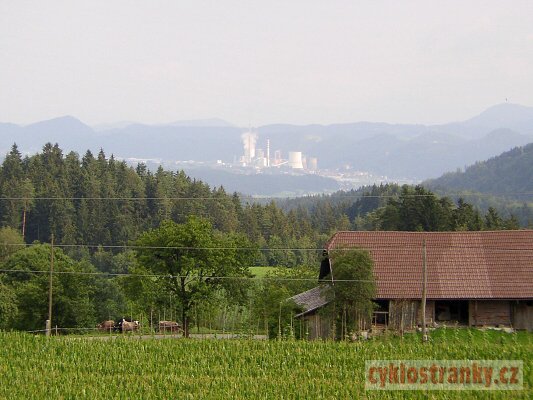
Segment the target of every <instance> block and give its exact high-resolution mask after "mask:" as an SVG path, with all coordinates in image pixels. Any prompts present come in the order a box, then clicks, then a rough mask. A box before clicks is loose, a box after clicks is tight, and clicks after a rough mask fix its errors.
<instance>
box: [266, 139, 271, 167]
mask: <svg viewBox="0 0 533 400" xmlns="http://www.w3.org/2000/svg"><path fill="white" fill-rule="evenodd" d="M266 162H267V165H266V166H267V167H270V139H267V159H266Z"/></svg>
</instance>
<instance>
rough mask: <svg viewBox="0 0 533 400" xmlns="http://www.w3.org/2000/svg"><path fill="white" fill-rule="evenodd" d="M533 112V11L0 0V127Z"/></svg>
mask: <svg viewBox="0 0 533 400" xmlns="http://www.w3.org/2000/svg"><path fill="white" fill-rule="evenodd" d="M506 99H508V101H509V102H512V103H517V104H522V105H526V106H533V1H530V0H526V1H514V0H511V1H501V0H483V1H476V0H469V1H466V2H465V1H455V0H448V1H428V0H424V1H415V0H414V1H407V0H406V1H392V0H389V1H385V0H374V1H364V0H359V1H354V0H350V1H343V0H329V1H323V0H290V1H286V0H284V1H280V0H270V1H264V0H261V1H257V0H242V1H237V0H218V1H214V0H212V1H208V0H194V1H181V0H174V1H172V0H167V1H164V0H150V1H148V0H146V1H138V0H124V1H122V0H115V1H114V0H105V1H101V0H91V1H87V0H83V1H77V0H47V1H41V0H36V1H26V0H0V121H1V122H13V123H18V124H29V123H32V122H35V121H39V120H45V119H51V118H54V117H58V116H62V115H72V116H75V117H77V118H79V119H81V120H82V121H83V122H85V123H87V124H90V125H96V124H102V123H112V122H115V121H136V122H144V123H166V122H171V121H178V120H191V119H204V118H222V119H224V120H227V121H229V122H231V123H233V124H236V125H238V126H248V125H252V126H260V125H265V124H270V123H293V124H311V123H319V124H330V123H342V122H356V121H363V120H364V121H381V122H389V123H422V124H435V123H445V122H451V121H457V120H463V119H467V118H469V117H472V116H474V115H476V114H479V113H480V112H481V111H483V110H484V109H486V108H488V107H490V106H492V105H495V104H499V103H502V102H505V101H506Z"/></svg>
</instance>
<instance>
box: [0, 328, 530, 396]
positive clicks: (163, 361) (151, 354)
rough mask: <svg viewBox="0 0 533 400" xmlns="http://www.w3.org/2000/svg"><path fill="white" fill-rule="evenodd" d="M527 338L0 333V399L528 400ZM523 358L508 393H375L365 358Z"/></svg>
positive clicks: (448, 333) (456, 333) (452, 333)
mask: <svg viewBox="0 0 533 400" xmlns="http://www.w3.org/2000/svg"><path fill="white" fill-rule="evenodd" d="M532 354H533V334H527V333H523V332H521V333H518V334H506V333H503V332H496V331H486V332H483V331H478V330H467V329H463V330H454V329H448V330H439V331H435V332H432V334H431V342H430V343H426V344H422V343H420V340H419V337H418V336H417V335H406V336H404V337H403V338H400V337H382V338H379V339H373V340H368V341H364V342H357V343H339V342H301V341H267V342H265V341H252V340H193V339H190V340H186V339H163V340H151V339H150V340H136V339H133V338H127V337H126V338H119V339H116V340H109V341H103V340H98V339H93V340H90V339H84V338H69V337H52V338H50V339H47V338H45V337H42V336H32V335H28V334H17V333H0V398H2V399H77V398H88V399H104V398H105V399H141V398H142V399H150V398H161V399H170V398H172V399H174V398H175V399H193V398H194V399H359V398H368V399H381V398H404V399H411V398H419V399H450V398H451V399H468V398H479V399H486V398H498V399H507V398H523V399H527V398H533V371H532V368H531V367H532V365H531V364H532V362H531V359H532ZM372 359H402V360H412V359H430V360H445V359H456V360H458V359H511V360H512V359H514V360H523V361H524V367H525V374H524V381H525V385H524V386H525V389H524V390H522V391H515V392H510V391H509V392H503V391H500V392H496V391H494V392H475V391H462V392H453V391H433V392H427V393H426V392H421V391H418V392H414V391H411V392H406V391H397V392H393V391H388V392H383V391H380V392H376V391H365V389H364V383H363V382H364V365H365V360H372Z"/></svg>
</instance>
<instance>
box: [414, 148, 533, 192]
mask: <svg viewBox="0 0 533 400" xmlns="http://www.w3.org/2000/svg"><path fill="white" fill-rule="evenodd" d="M424 186H426V187H428V188H429V189H431V190H435V191H441V192H449V191H463V190H467V191H475V192H481V193H487V194H491V195H500V196H507V197H512V198H516V199H523V196H521V194H524V193H533V143H530V144H528V145H526V146H523V147H516V148H514V149H512V150H510V151H507V152H505V153H503V154H501V155H499V156H497V157H493V158H490V159H489V160H487V161H482V162H477V163H475V164H474V165H471V166H469V167H468V168H466V169H465V171H464V172H452V173H447V174H445V175H443V176H442V177H440V178H438V179H432V180H429V181H426V182H424ZM525 201H531V196H529V197H527V198H525Z"/></svg>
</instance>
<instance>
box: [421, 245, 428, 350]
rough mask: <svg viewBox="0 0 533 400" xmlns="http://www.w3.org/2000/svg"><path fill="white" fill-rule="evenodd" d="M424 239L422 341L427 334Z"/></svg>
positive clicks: (423, 252) (424, 340)
mask: <svg viewBox="0 0 533 400" xmlns="http://www.w3.org/2000/svg"><path fill="white" fill-rule="evenodd" d="M426 253H427V252H426V239H424V242H423V243H422V341H423V342H427V340H428V335H427V330H426V295H427V293H426V289H427V279H428V276H427V275H428V274H427V272H428V271H427V261H426V257H427V254H426Z"/></svg>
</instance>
